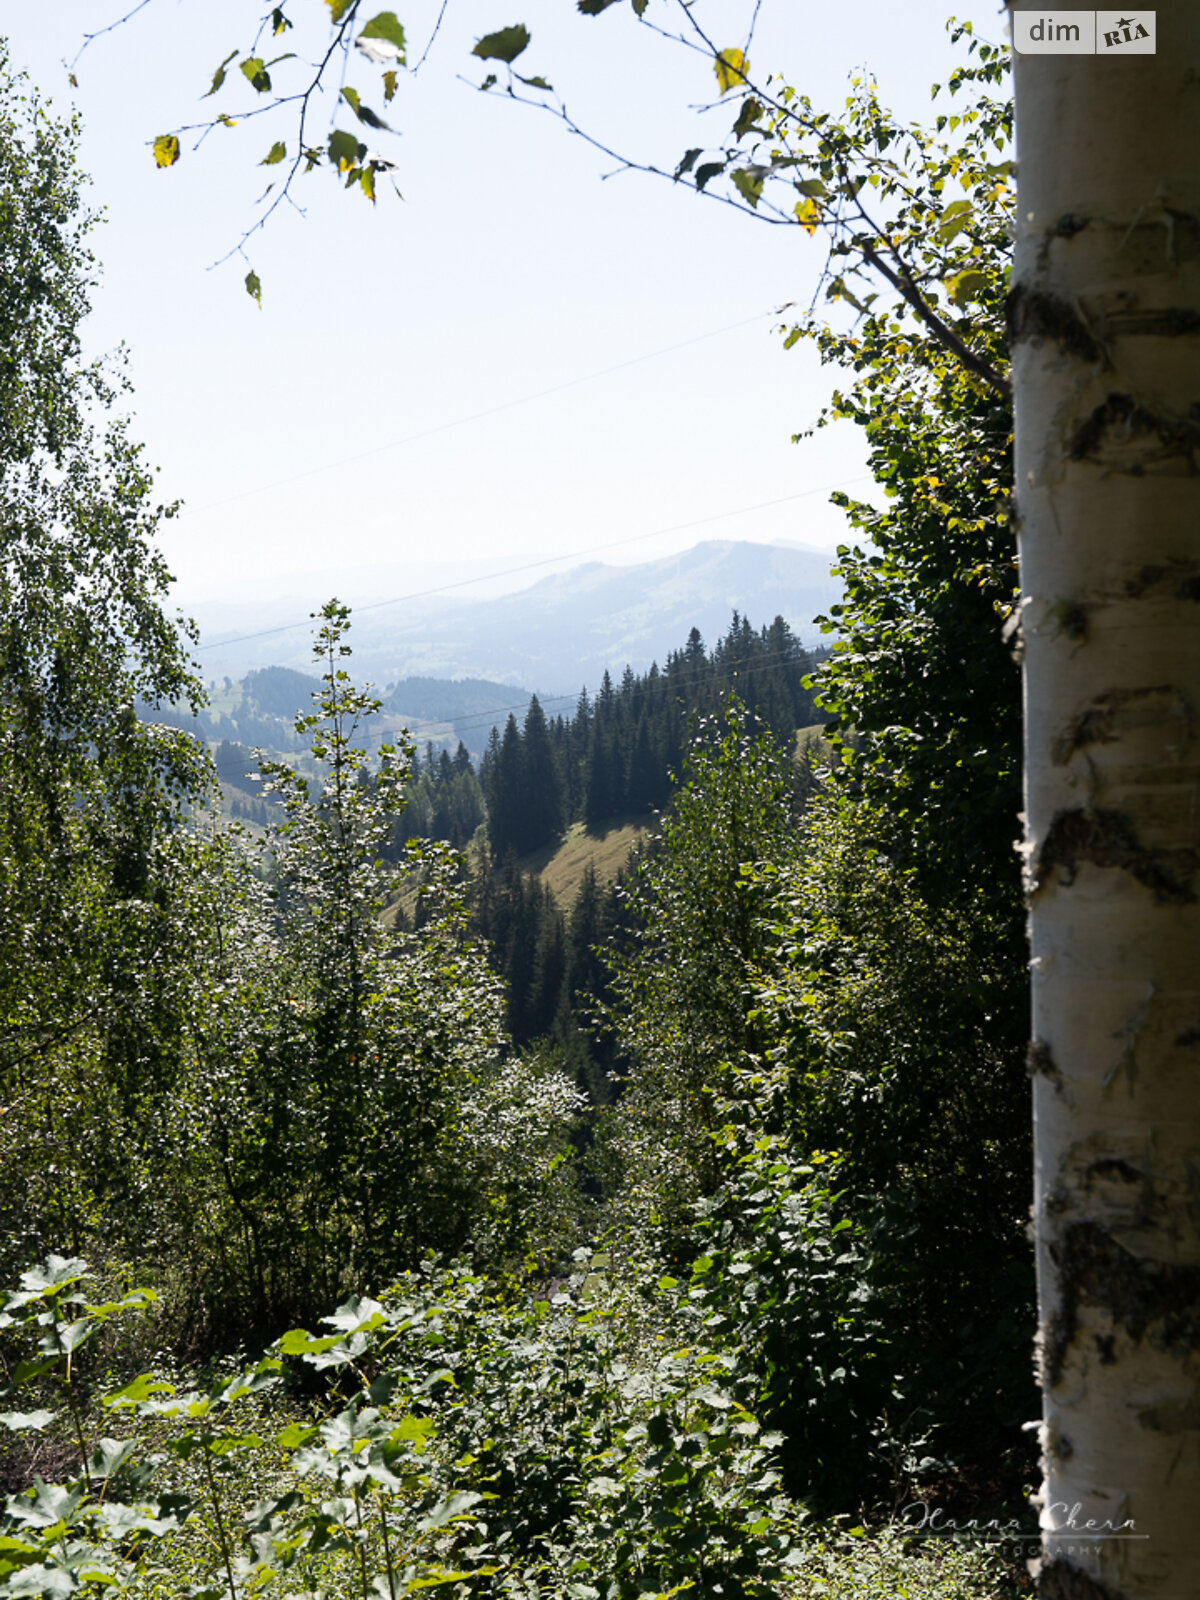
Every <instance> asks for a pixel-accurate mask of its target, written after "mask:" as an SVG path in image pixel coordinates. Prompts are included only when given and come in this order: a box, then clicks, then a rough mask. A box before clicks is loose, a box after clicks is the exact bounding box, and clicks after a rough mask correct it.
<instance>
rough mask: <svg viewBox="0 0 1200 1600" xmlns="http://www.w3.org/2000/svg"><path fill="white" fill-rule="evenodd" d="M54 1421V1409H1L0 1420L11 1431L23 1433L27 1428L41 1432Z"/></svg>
mask: <svg viewBox="0 0 1200 1600" xmlns="http://www.w3.org/2000/svg"><path fill="white" fill-rule="evenodd" d="M53 1421H54V1412H53V1411H0V1422H2V1423H3V1424H4V1426H5V1427H6V1428H7V1429H8V1431H9V1432H10V1433H22V1432H24V1431H25V1430H26V1429H33V1430H34V1431H35V1432H37V1433H40V1432H41V1431H42V1429H43V1428H44V1427H46V1425H47V1424H48V1423H51V1422H53Z"/></svg>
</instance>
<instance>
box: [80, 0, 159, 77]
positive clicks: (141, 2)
mask: <svg viewBox="0 0 1200 1600" xmlns="http://www.w3.org/2000/svg"><path fill="white" fill-rule="evenodd" d="M149 4H150V0H138V3H137V5H135V6H134V8H133V10H132V11H127V12H126V13H125V15H124V16H123V17H118V18H117V20H116V21H115V22H110V23H109V24H108V26H107V27H105V28H97V29H96V31H95V33H85V34H84V36H83V43H82V44H81V45H80V46H79V49H78V50H77V51H76V53H75V59H74V61H72V62H71V67H70V70H71V71H72V72H74V70H75V67H76V65H77V64H78V61H79V58H80V56H81V55H82V54H83V52H84V51H85V50H86V49H87V47H88V45H90V44H91V42H92V40H93V39H100V38H102V37H103V36H104V34H106V33H112V32H113V31H114V29H116V28H121V27H124V25H125V24H126V23H127V22H128V21H129V20H130V18H131V17H136V16H137V14H138V12H139V11H144V10H145V9H146V7H147V6H148V5H149Z"/></svg>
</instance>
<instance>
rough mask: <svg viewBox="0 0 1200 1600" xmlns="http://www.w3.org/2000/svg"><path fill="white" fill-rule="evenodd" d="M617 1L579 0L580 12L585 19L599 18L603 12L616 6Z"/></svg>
mask: <svg viewBox="0 0 1200 1600" xmlns="http://www.w3.org/2000/svg"><path fill="white" fill-rule="evenodd" d="M616 3H617V0H579V10H580V11H582V12H583V14H584V16H585V17H598V16H599V15H600V13H601V12H602V11H607V10H608V8H609V6H615V5H616Z"/></svg>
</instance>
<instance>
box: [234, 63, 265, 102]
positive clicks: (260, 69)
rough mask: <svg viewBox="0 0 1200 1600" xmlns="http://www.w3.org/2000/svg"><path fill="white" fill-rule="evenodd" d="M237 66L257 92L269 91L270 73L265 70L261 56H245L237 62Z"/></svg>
mask: <svg viewBox="0 0 1200 1600" xmlns="http://www.w3.org/2000/svg"><path fill="white" fill-rule="evenodd" d="M238 66H239V67H240V69H241V71H242V74H243V75H244V77H245V78H246V79H247V81H248V82H249V84H250V85H251V87H252V88H253V89H254V90H255V91H256V92H257V93H258V94H269V93H270V91H271V74H270V73H269V72H268V71H267V66H266V62H265V61H264V60H263V59H262V57H261V56H247V57H246V59H245V61H239V62H238Z"/></svg>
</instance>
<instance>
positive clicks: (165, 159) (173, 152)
mask: <svg viewBox="0 0 1200 1600" xmlns="http://www.w3.org/2000/svg"><path fill="white" fill-rule="evenodd" d="M178 160H179V140H178V139H177V138H176V137H175V135H174V134H173V133H160V134H159V136H158V138H157V139H155V141H154V164H155V166H159V167H173V166H174V165H175V163H176V162H177V161H178Z"/></svg>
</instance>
